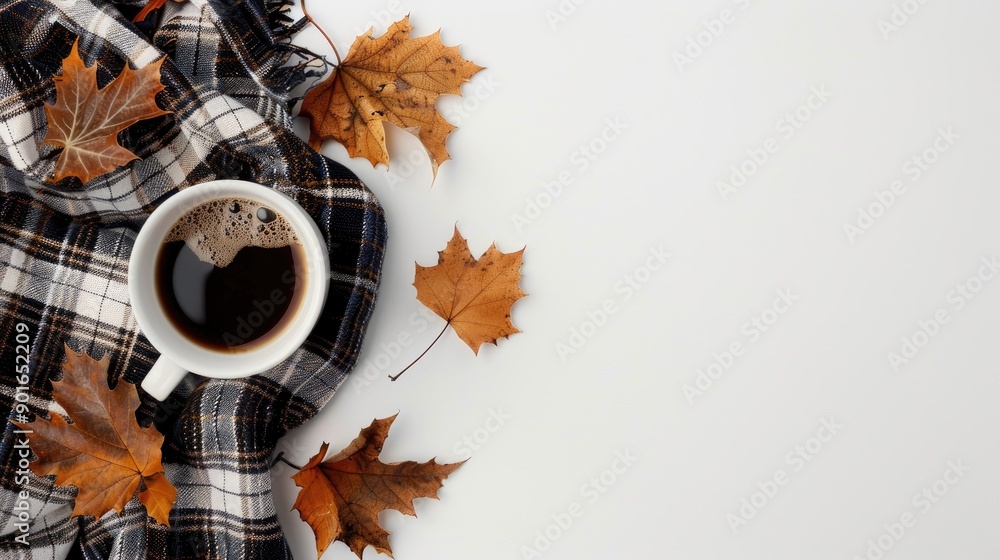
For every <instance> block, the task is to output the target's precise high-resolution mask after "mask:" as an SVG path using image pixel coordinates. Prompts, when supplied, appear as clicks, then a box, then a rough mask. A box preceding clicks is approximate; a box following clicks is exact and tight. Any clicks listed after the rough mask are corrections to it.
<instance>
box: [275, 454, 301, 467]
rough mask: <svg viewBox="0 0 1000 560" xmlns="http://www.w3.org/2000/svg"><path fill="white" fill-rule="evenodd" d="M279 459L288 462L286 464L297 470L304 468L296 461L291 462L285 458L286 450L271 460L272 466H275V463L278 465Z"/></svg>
mask: <svg viewBox="0 0 1000 560" xmlns="http://www.w3.org/2000/svg"><path fill="white" fill-rule="evenodd" d="M279 461H280V462H282V463H284V464H286V465H288V466H289V467H292V468H293V469H295V470H297V471H301V470H302V467H300V466H298V465H296V464H294V463H289V462H288V459H285V452H284V451H282V452H280V453H278V456H277V457H275V458H274V461H271V467H272V468H273V467H274V465H277V464H278V462H279Z"/></svg>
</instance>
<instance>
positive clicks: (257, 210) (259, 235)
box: [165, 198, 302, 268]
mask: <svg viewBox="0 0 1000 560" xmlns="http://www.w3.org/2000/svg"><path fill="white" fill-rule="evenodd" d="M268 213H269V215H268ZM272 216H273V219H270V220H269V221H268V218H271V217H272ZM262 218H263V219H264V221H262ZM173 241H184V242H185V243H186V244H187V246H188V248H190V249H191V250H192V251H193V252H194V254H195V255H197V256H198V258H199V259H200V260H201V261H203V262H206V263H211V264H213V265H214V266H217V267H219V268H224V267H226V266H229V264H230V263H232V262H233V259H234V258H236V254H237V253H239V252H240V249H243V248H245V247H262V248H265V249H277V248H280V247H286V246H288V245H291V244H292V243H295V244H297V245H301V244H302V242H301V241H300V240H299V238H298V236H297V235H295V230H293V229H292V226H291V225H289V223H288V221H287V220H285V218H284V216H282V215H281V214H278V213H277V212H275V211H274V210H271V209H270V208H268V207H267V206H264V205H263V204H261V203H259V202H257V201H254V200H250V199H247V198H219V199H216V200H210V201H208V202H205V203H203V204H201V205H199V206H196V207H194V208H192V209H191V210H188V211H187V212H186V213H185V214H184V215H183V216H181V218H180V219H179V220H177V222H176V223H175V224H174V225H173V227H172V228H170V231H169V232H168V233H167V237H166V239H165V242H166V243H170V242H173Z"/></svg>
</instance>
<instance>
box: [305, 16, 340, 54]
mask: <svg viewBox="0 0 1000 560" xmlns="http://www.w3.org/2000/svg"><path fill="white" fill-rule="evenodd" d="M302 15H304V16H305V17H306V20H307V21H308V22H309V23H311V24H312V25H313V27H315V28H316V29H318V30H319V32H320V33H322V34H323V38H324V39H326V42H327V43H330V48H331V49H333V55H334V56H336V57H337V64H336V66H337V67H338V68H339V67H340V51H338V50H337V45H334V44H333V39H331V38H330V36H329V35H327V34H326V31H325V30H324V29H323V28H322V27H321V26H320V25H319V24H318V23H316V20H314V19H313V18H312V16H311V15H309V10H307V9H306V0H302Z"/></svg>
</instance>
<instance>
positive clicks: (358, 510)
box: [292, 416, 462, 558]
mask: <svg viewBox="0 0 1000 560" xmlns="http://www.w3.org/2000/svg"><path fill="white" fill-rule="evenodd" d="M395 419H396V417H395V416H392V417H391V418H385V419H382V420H375V421H373V422H372V424H371V425H370V426H368V427H367V428H365V429H364V430H361V433H360V435H358V437H357V438H356V439H355V440H354V441H353V442H351V444H350V445H348V446H347V447H346V448H345V449H344V450H343V451H341V452H340V453H338V454H337V455H336V456H334V457H331V458H330V459H328V460H326V461H323V458H324V457H325V456H326V451H327V448H328V447H329V444H327V443H324V444H323V445H322V447H320V450H319V453H317V454H316V456H315V457H313V458H312V459H310V460H309V462H308V463H307V464H306V465H305V466H304V467H302V469H301V470H300V471H299V472H298V473H296V474H295V475H293V476H292V479H294V480H295V484H296V485H298V486H299V487H300V488H302V490H301V491H299V495H298V497H297V498H296V499H295V505H294V506H293V507H294V508H295V509H297V510H299V515H300V516H301V517H302V520H303V521H305V522H306V523H308V524H309V526H310V527H312V530H313V532H314V533H315V534H316V553H317V554H318V555H319V556H323V552H325V551H326V549H327V547H329V546H330V544H331V543H333V541H335V540H337V541H340V542H343V543H345V544H347V546H349V547H350V548H351V550H352V551H353V552H354V553H355V554H357V555H358V557H359V558H360V557H361V553H362V552H363V551H364V549H365V547H367V546H368V545H371V546H373V547H375V550H377V551H378V552H380V553H382V554H388V555H389V556H392V550H391V549H390V548H389V532H388V531H386V530H385V529H383V528H382V527H381V526H380V525H379V523H378V514H379V512H380V511H382V510H385V509H394V510H397V511H399V512H401V513H405V514H407V515H416V514H417V512H416V510H414V509H413V499H414V498H437V491H438V489H439V488H441V483H442V482H443V481H444V479H445V478H448V475H450V474H451V473H452V472H454V471H455V469H457V468H458V467H460V466H462V463H452V464H448V465H439V464H437V463H436V462H435V461H434V460H433V459H431V460H430V461H427V462H426V463H416V462H414V461H406V462H403V463H383V462H381V461H379V460H378V456H379V453H381V452H382V444H383V443H384V442H385V438H386V436H388V435H389V427H390V426H392V422H393V420H395Z"/></svg>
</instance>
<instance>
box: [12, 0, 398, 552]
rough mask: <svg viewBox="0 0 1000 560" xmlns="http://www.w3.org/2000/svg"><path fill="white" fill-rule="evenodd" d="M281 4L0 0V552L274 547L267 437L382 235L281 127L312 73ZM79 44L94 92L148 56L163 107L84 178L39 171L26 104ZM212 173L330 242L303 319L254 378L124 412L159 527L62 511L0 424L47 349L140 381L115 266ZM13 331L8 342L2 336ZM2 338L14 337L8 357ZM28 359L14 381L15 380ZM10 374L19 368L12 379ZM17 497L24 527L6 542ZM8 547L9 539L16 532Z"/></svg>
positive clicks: (35, 126)
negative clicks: (267, 194)
mask: <svg viewBox="0 0 1000 560" xmlns="http://www.w3.org/2000/svg"><path fill="white" fill-rule="evenodd" d="M287 1H288V0H186V1H185V2H167V3H166V6H165V7H164V8H163V10H162V11H161V13H159V14H158V15H154V16H150V17H149V18H148V20H147V21H146V22H143V23H140V24H134V23H132V21H131V20H132V18H133V16H134V15H135V14H136V13H137V12H138V11H139V10H140V9H141V8H142V5H143V4H145V1H144V0H0V139H2V142H0V311H2V313H0V412H3V414H4V415H5V416H6V417H7V420H8V421H7V422H6V427H5V431H4V433H3V438H2V441H0V557H2V558H4V559H6V558H35V559H40V558H67V557H82V558H88V559H91V558H94V559H96V558H116V559H123V560H135V559H137V558H143V557H145V558H222V559H232V558H267V559H268V560H277V559H279V558H289V557H290V553H289V550H288V546H287V544H286V542H285V540H284V537H283V536H282V532H281V528H280V526H279V524H278V519H277V517H276V514H275V505H274V501H273V499H272V495H271V473H270V471H269V468H268V467H269V458H270V456H271V454H272V452H273V450H274V447H275V444H276V442H277V440H278V438H279V437H281V435H282V434H284V433H285V432H286V431H288V430H290V429H292V428H294V427H296V426H298V425H300V424H302V423H303V422H304V421H306V420H307V419H309V418H310V417H312V416H313V415H315V414H316V413H317V412H318V411H319V409H320V408H322V407H323V405H324V404H325V403H326V402H328V401H329V399H330V398H331V397H332V396H333V393H334V391H336V389H337V387H338V386H339V385H340V384H341V383H342V382H343V381H344V379H345V378H346V376H347V374H348V373H349V372H350V370H351V369H352V368H353V366H354V364H355V361H356V358H357V354H358V352H359V349H360V346H361V341H362V336H363V334H364V330H365V326H366V324H367V322H368V319H369V317H370V315H371V312H372V309H373V306H374V303H375V294H376V290H377V287H378V282H379V274H380V270H381V264H382V257H383V251H384V246H385V241H386V233H385V222H384V216H383V213H382V209H381V207H380V206H379V204H378V201H377V200H376V199H375V197H374V196H373V195H372V193H371V192H370V191H369V190H368V189H367V188H366V187H365V186H364V185H363V184H362V183H361V182H360V181H359V180H358V179H357V178H356V177H355V176H354V175H353V174H351V173H350V172H349V171H348V170H346V169H345V168H344V167H342V166H341V165H339V164H337V163H334V162H332V161H330V160H328V159H326V158H324V157H323V156H321V155H319V154H317V153H316V152H315V151H313V150H312V149H310V148H309V147H308V146H307V145H306V144H305V143H303V142H302V141H300V140H299V139H298V138H296V136H295V135H294V134H293V133H292V132H291V128H292V120H291V115H290V108H291V106H292V104H293V103H294V102H295V101H296V99H295V98H294V97H293V93H292V90H293V89H294V88H296V87H297V86H299V85H302V84H303V83H304V82H305V81H306V80H307V79H310V78H314V77H316V76H317V75H318V74H320V73H321V70H322V69H323V64H322V62H321V61H319V60H318V59H317V57H316V56H315V55H312V54H311V53H309V52H307V51H305V50H303V49H301V48H298V47H295V46H293V45H291V44H289V38H290V36H291V35H293V34H294V33H295V32H296V31H298V30H299V29H300V28H301V27H302V25H303V22H301V21H299V22H295V21H292V20H291V19H290V18H288V17H287V14H286V12H287V9H288V5H287ZM77 38H79V41H80V52H81V56H82V57H83V58H84V60H85V62H86V63H87V64H88V65H93V64H95V63H96V64H97V65H98V66H99V68H100V73H99V77H98V80H99V82H100V83H101V85H104V84H106V83H107V82H108V81H110V80H111V79H113V77H114V76H116V75H117V74H118V72H119V71H120V70H121V68H122V67H123V65H124V64H131V65H132V67H133V68H138V67H142V66H144V65H146V64H149V63H150V62H153V61H155V60H157V59H159V58H160V57H162V56H164V55H165V56H166V57H167V60H166V61H165V62H164V64H163V68H162V74H163V79H162V82H163V83H164V85H165V86H166V90H165V91H164V92H163V93H161V94H160V95H159V97H158V100H159V104H160V106H161V107H163V108H164V109H167V110H170V111H172V114H171V115H166V116H163V117H158V118H155V119H150V120H146V121H142V122H140V123H138V124H136V125H133V126H132V127H131V128H129V129H128V130H127V131H126V132H125V133H123V134H122V135H121V136H120V140H121V142H122V144H123V145H124V146H125V147H126V148H128V149H130V150H132V151H133V152H135V153H136V154H137V155H138V156H139V157H140V158H141V160H140V161H136V162H134V163H132V164H129V165H127V166H125V167H122V168H120V169H117V170H116V171H113V172H111V173H108V174H106V175H103V176H101V177H98V178H96V179H94V180H92V181H91V182H89V183H88V184H86V185H81V184H80V183H79V181H78V180H77V179H75V178H74V179H67V180H64V181H62V182H61V183H59V184H55V185H53V184H49V183H47V182H45V181H44V178H45V177H48V176H50V174H51V172H52V169H53V166H54V163H55V160H56V156H57V155H58V154H57V153H56V150H54V149H53V148H50V147H47V146H42V145H41V141H42V139H43V138H44V137H45V132H46V119H45V113H44V110H43V103H44V102H45V101H51V100H52V99H54V97H55V88H54V85H53V80H52V77H53V75H56V74H58V73H59V71H60V68H61V65H62V59H63V58H64V57H66V56H67V55H68V54H69V51H70V48H71V46H72V45H73V42H74V41H75V40H76V39H77ZM221 178H240V179H246V180H250V181H255V182H258V183H261V184H264V185H268V186H272V187H273V188H275V189H279V190H280V191H282V192H284V193H286V194H288V195H290V196H291V197H293V198H294V199H295V200H297V201H298V202H299V204H301V205H302V206H303V207H304V208H305V209H306V210H307V211H308V212H309V213H310V214H311V215H312V216H313V217H314V218H315V220H316V223H317V224H319V226H320V229H321V230H322V231H323V233H324V235H325V237H326V242H327V245H328V247H329V248H330V251H331V265H332V266H331V268H332V270H331V284H330V292H329V296H328V300H327V304H326V307H325V309H324V311H323V315H322V318H321V319H320V322H319V324H318V325H317V327H316V329H315V331H314V333H313V335H312V336H311V337H310V338H309V340H308V341H307V342H306V343H305V344H304V345H303V347H302V348H300V349H299V350H298V351H297V352H296V353H295V354H294V355H292V356H291V357H290V358H289V359H288V360H286V361H285V362H283V363H282V364H280V365H279V366H277V367H275V368H273V369H271V370H269V371H267V372H265V373H263V374H260V375H257V376H253V377H250V378H246V379H237V380H214V379H213V380H206V379H201V378H195V376H190V375H189V376H188V379H187V380H186V381H185V383H184V384H182V386H181V387H180V388H178V389H177V390H176V391H175V392H174V395H173V396H172V397H171V399H170V400H169V401H168V402H166V403H162V404H161V403H157V402H156V401H154V400H152V399H150V398H149V397H147V396H145V395H144V394H142V397H143V405H142V407H141V408H140V410H139V411H138V413H137V416H138V418H139V420H140V422H145V423H148V422H154V423H155V424H156V426H157V428H158V429H159V430H160V431H161V432H162V433H164V435H165V438H166V439H165V443H164V446H163V456H164V458H163V462H164V464H165V467H166V471H167V477H168V478H169V480H170V481H171V482H172V483H173V484H174V486H176V487H177V491H178V493H177V501H176V504H175V505H174V508H173V510H172V512H171V514H170V522H171V526H170V527H169V528H167V527H164V526H162V525H157V524H155V523H154V522H153V521H152V519H151V518H148V517H147V516H146V514H145V510H144V508H143V506H142V505H141V504H140V503H139V502H138V500H137V499H133V500H132V501H131V502H129V504H128V505H127V506H126V508H125V510H124V511H123V512H122V513H121V514H120V515H118V514H115V513H114V512H110V513H108V514H106V515H104V516H102V517H101V518H99V519H94V518H92V517H73V518H71V517H70V512H71V510H72V503H73V500H74V496H75V494H76V491H75V489H73V488H72V487H69V488H63V487H55V486H53V484H52V478H51V477H46V478H40V477H37V476H35V475H33V474H30V475H27V476H25V475H24V471H21V472H20V473H19V472H18V470H19V467H18V457H19V455H18V450H19V447H18V445H19V439H18V437H23V436H18V435H17V434H15V433H14V430H15V429H16V428H15V427H14V426H13V425H12V424H11V423H10V421H11V420H16V419H17V418H16V416H17V414H16V413H15V412H14V409H15V404H16V402H17V401H16V399H17V398H18V394H19V393H21V394H22V396H21V397H20V398H21V399H22V400H23V398H24V396H23V393H24V392H25V388H20V389H19V386H20V385H26V392H27V396H28V399H27V405H28V406H29V409H30V413H29V414H28V416H29V418H30V417H33V416H34V415H42V416H46V417H48V416H49V415H51V414H59V413H60V412H62V409H61V408H60V407H59V406H58V405H56V404H55V403H53V402H52V400H51V394H52V380H54V379H59V377H60V376H61V365H62V362H63V360H64V359H65V350H64V344H68V345H69V347H70V348H72V349H73V350H75V351H78V352H79V351H83V352H86V353H87V354H88V355H90V356H92V357H94V358H99V357H101V356H108V357H109V358H110V369H109V380H110V382H111V383H112V384H114V383H117V382H119V380H121V379H124V380H125V381H128V382H130V383H134V384H137V385H138V384H139V382H140V381H141V380H142V378H143V376H144V375H145V372H146V371H148V369H149V368H150V366H151V365H152V364H153V362H154V361H155V360H156V358H157V352H156V350H155V349H154V348H153V347H152V346H151V345H150V344H149V342H148V341H147V340H146V338H145V337H144V336H143V335H142V333H141V332H140V331H139V329H138V327H137V325H136V323H135V320H134V318H133V316H132V313H131V310H130V307H129V299H128V290H127V286H126V273H127V270H128V260H129V252H130V249H131V247H132V244H133V241H134V239H135V236H136V232H137V230H138V228H139V227H140V226H141V225H142V223H143V220H144V219H145V217H146V216H148V215H149V213H150V212H151V211H152V210H153V209H154V208H155V207H156V206H157V205H158V204H159V203H160V202H162V201H163V200H165V199H166V198H167V197H169V196H170V195H171V194H173V193H175V192H177V191H178V190H180V189H185V188H198V186H197V185H198V184H199V183H202V182H205V181H209V180H213V179H221ZM21 341H26V342H27V344H26V345H20V344H19V343H20V342H21ZM19 346H20V348H19ZM19 355H27V357H28V363H29V368H28V372H29V379H28V383H27V384H23V383H19V382H18V380H17V376H16V375H15V371H16V370H17V367H18V366H20V365H21V364H23V360H24V358H18V356H19ZM21 381H22V382H23V379H22V380H21ZM25 490H26V491H27V493H28V496H29V499H28V500H27V505H28V510H27V511H28V513H27V517H28V518H29V519H30V521H29V523H30V533H29V535H28V536H27V541H28V542H29V543H30V544H29V545H28V546H27V547H26V546H24V545H23V544H22V543H21V542H18V541H17V537H18V536H19V535H21V533H20V532H19V529H17V524H18V523H19V514H20V512H23V511H25V510H24V506H25V503H24V502H25V501H24V500H22V499H21V498H22V497H23V494H21V495H20V496H19V492H22V491H25ZM21 538H22V539H23V538H24V537H23V536H22V537H21Z"/></svg>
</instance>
